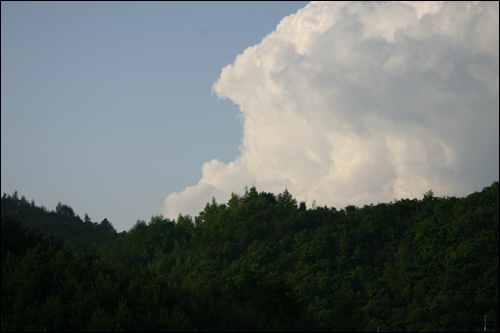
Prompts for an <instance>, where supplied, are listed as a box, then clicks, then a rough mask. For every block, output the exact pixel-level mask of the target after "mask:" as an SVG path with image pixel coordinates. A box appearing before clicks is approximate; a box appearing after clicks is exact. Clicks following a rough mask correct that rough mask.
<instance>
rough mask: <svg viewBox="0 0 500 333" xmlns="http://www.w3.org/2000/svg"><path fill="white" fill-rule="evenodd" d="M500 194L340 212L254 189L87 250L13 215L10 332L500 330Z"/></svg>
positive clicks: (6, 314) (5, 322)
mask: <svg viewBox="0 0 500 333" xmlns="http://www.w3.org/2000/svg"><path fill="white" fill-rule="evenodd" d="M498 186H499V184H498V182H495V183H493V184H492V185H491V186H490V187H487V188H484V189H483V191H482V192H480V193H477V192H476V193H473V194H471V195H469V196H467V197H466V198H455V197H436V196H434V194H433V193H432V191H429V192H427V193H425V194H424V198H423V199H422V200H417V199H413V200H410V199H403V200H396V201H394V202H391V203H379V204H377V205H373V204H371V205H365V206H364V207H356V206H347V207H345V208H343V209H340V210H337V209H335V208H328V207H326V206H325V207H313V208H310V209H308V208H307V207H306V205H305V203H303V202H301V203H297V201H296V200H295V199H294V198H293V197H292V196H291V195H290V194H289V193H288V192H287V191H285V192H284V193H282V194H279V195H277V196H275V195H274V194H271V193H265V192H260V193H259V192H257V190H256V189H255V188H251V189H250V190H246V191H245V194H244V195H243V196H238V195H235V194H233V195H232V197H231V199H230V200H229V201H228V203H222V204H219V203H217V202H216V201H215V200H213V201H212V202H211V203H207V205H206V207H205V209H204V210H203V211H202V212H201V213H200V214H199V216H196V217H194V218H192V217H190V216H179V218H178V219H177V220H176V221H172V220H169V219H165V218H163V217H162V216H154V217H152V218H151V220H150V221H149V222H148V223H146V222H145V221H138V222H137V223H136V224H135V225H134V227H133V228H132V229H131V230H130V231H129V232H128V233H126V234H122V235H116V233H113V234H112V236H111V237H110V238H109V240H108V242H107V243H106V244H105V245H104V246H103V247H102V248H101V249H99V250H92V251H86V252H82V253H79V254H72V253H71V252H70V251H69V250H68V249H67V247H65V246H63V245H61V244H60V243H57V241H55V240H54V239H48V238H44V237H43V236H41V235H40V233H39V231H33V230H30V229H28V228H27V227H25V226H23V225H22V224H21V222H20V221H19V218H18V217H16V216H15V215H11V216H10V217H4V218H2V330H104V331H121V330H124V331H135V330H143V331H155V330H178V331H184V330H185V331H190V330H198V331H376V329H377V326H378V328H379V330H380V331H471V330H476V329H482V327H483V325H484V324H483V318H484V315H487V318H488V327H489V328H496V329H498V320H499V318H498V317H499V295H498V284H499V281H498V276H499V268H498V262H499V260H498V253H499V249H498V235H499V226H498V220H499V187H498ZM2 204H3V201H2ZM4 230H9V231H7V232H4ZM4 235H5V236H4ZM4 244H5V246H4Z"/></svg>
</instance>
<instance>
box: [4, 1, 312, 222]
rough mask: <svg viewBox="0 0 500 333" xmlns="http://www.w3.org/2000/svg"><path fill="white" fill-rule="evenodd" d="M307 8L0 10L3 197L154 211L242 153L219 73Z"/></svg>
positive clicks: (93, 213)
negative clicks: (219, 89) (209, 167)
mask: <svg viewBox="0 0 500 333" xmlns="http://www.w3.org/2000/svg"><path fill="white" fill-rule="evenodd" d="M305 4H306V2H249V3H246V2H241V3H240V2H238V3H231V2H194V3H192V2H187V3H186V2H150V3H148V2H123V3H111V2H102V3H101V2H85V3H80V2H2V4H1V6H2V7H1V8H2V12H1V15H2V42H1V43H2V45H1V46H2V51H1V52H2V74H1V75H2V81H1V82H2V92H1V94H2V101H1V103H2V104H1V107H2V114H1V120H2V122H1V126H2V131H1V133H2V134H1V135H2V146H1V147H2V153H1V154H2V162H1V163H2V164H1V167H2V176H1V177H2V182H1V184H2V185H1V187H2V193H4V192H6V193H8V194H11V193H13V191H14V190H17V191H19V193H20V194H22V195H25V196H26V197H27V198H28V200H31V199H35V202H36V203H37V204H38V205H41V204H43V205H45V206H46V207H48V208H49V209H54V207H55V205H56V204H57V202H58V201H61V202H62V203H67V204H69V205H70V206H71V207H72V208H73V209H74V210H75V212H76V213H78V214H79V215H80V216H81V217H83V215H84V214H85V213H88V214H89V216H90V217H91V219H92V220H93V221H101V220H102V219H103V218H105V217H106V218H108V220H110V221H111V222H112V223H113V224H114V226H115V227H116V228H117V229H119V230H123V229H129V228H130V227H131V226H132V225H133V224H134V223H135V222H136V220H137V219H145V220H149V218H150V217H151V216H152V215H155V214H160V213H161V211H162V208H163V201H164V199H165V197H166V196H167V195H168V194H169V193H171V192H174V191H181V190H183V189H184V188H185V187H186V186H187V185H191V184H193V183H194V184H195V183H196V182H197V181H198V179H199V178H200V177H201V165H202V164H203V163H204V162H205V161H207V160H210V159H212V158H218V159H220V160H222V161H230V160H231V159H234V157H235V156H236V155H237V154H238V146H239V145H240V144H241V141H240V140H241V137H242V133H241V130H242V126H241V121H240V120H238V119H237V115H238V108H237V106H235V105H234V104H233V103H232V102H230V101H227V100H226V101H221V100H218V98H217V97H216V96H215V95H213V94H212V85H213V83H214V82H215V81H216V80H217V79H218V77H219V74H220V71H221V69H222V68H223V67H224V66H226V65H227V64H229V63H231V62H232V61H233V60H234V58H235V57H236V56H237V55H238V54H239V53H241V52H243V50H244V49H245V48H246V47H248V46H251V45H254V44H257V43H259V42H260V41H261V40H262V38H263V37H265V36H266V35H267V34H268V33H270V32H272V31H273V30H274V29H275V28H276V25H277V24H278V23H279V22H280V20H281V19H282V18H283V17H285V16H287V15H290V14H292V13H295V12H296V11H297V10H298V9H299V8H301V7H303V6H305Z"/></svg>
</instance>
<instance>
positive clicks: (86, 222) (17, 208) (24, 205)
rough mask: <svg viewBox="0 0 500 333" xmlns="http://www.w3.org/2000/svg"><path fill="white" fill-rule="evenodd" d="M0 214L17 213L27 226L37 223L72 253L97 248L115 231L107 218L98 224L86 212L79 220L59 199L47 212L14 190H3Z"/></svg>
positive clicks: (71, 209) (36, 224)
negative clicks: (54, 206)
mask: <svg viewBox="0 0 500 333" xmlns="http://www.w3.org/2000/svg"><path fill="white" fill-rule="evenodd" d="M1 207H2V208H1V214H2V216H3V215H7V214H9V213H10V212H12V213H13V212H18V214H19V216H20V218H21V219H22V221H23V223H24V224H25V225H27V226H39V227H41V228H42V230H43V231H45V233H46V235H53V236H54V237H55V238H57V239H63V240H64V242H65V244H66V245H67V246H68V247H69V249H70V250H71V251H73V252H74V253H78V252H82V251H84V250H87V249H91V248H100V247H102V246H103V245H104V244H105V243H106V242H107V240H108V237H110V235H111V234H113V235H115V234H116V230H115V228H114V227H113V225H112V224H111V222H109V221H108V220H107V219H104V220H102V221H101V222H100V223H97V222H92V221H91V220H90V217H89V216H88V215H87V214H85V217H84V219H83V220H82V219H81V218H80V216H78V215H77V214H75V212H74V211H73V208H71V207H70V206H69V205H63V204H61V202H59V203H58V204H57V206H56V208H55V210H52V211H49V210H48V209H47V208H46V207H44V206H43V205H42V206H41V207H38V206H37V205H36V204H35V201H34V200H31V202H29V201H28V200H27V199H26V198H25V196H24V195H23V196H21V197H19V195H18V193H17V191H15V192H14V193H13V194H12V195H8V194H6V193H4V194H3V196H2V198H1Z"/></svg>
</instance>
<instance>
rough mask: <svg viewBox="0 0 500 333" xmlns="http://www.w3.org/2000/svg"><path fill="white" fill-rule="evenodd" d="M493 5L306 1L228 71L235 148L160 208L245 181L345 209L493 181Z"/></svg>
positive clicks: (197, 206)
mask: <svg viewBox="0 0 500 333" xmlns="http://www.w3.org/2000/svg"><path fill="white" fill-rule="evenodd" d="M498 17H499V7H498V2H413V1H403V2H330V3H323V2H313V3H310V4H308V5H307V6H306V7H304V8H303V9H301V10H299V11H298V12H297V13H296V14H293V15H290V16H288V17H285V18H284V19H283V20H282V21H281V22H280V23H279V24H278V26H277V28H276V30H275V31H273V32H272V33H270V34H269V35H268V36H266V37H265V38H264V39H263V40H262V42H261V43H260V44H257V45H254V46H251V47H249V48H247V49H246V50H245V51H244V52H243V53H242V54H240V55H238V56H237V57H236V59H235V60H234V63H232V64H230V65H228V66H226V67H225V68H223V69H222V72H221V74H220V78H219V79H218V81H217V82H216V83H215V84H214V85H213V91H214V92H215V94H217V96H218V97H219V98H222V99H225V98H229V99H231V100H232V101H233V102H234V103H236V104H237V105H238V106H239V108H240V110H241V113H242V119H243V124H244V126H243V138H242V146H241V148H240V149H241V154H240V156H238V157H236V159H235V160H234V161H233V162H230V163H228V164H226V163H223V162H220V161H218V160H212V161H210V162H207V163H205V164H204V165H203V177H202V179H201V180H200V181H199V183H198V184H197V185H196V186H192V187H188V188H186V189H185V190H184V191H183V192H181V193H172V194H170V195H169V196H168V197H167V199H166V200H165V208H164V212H163V213H164V215H165V216H167V217H170V218H175V217H176V216H177V215H178V214H179V213H183V214H192V215H196V214H198V212H200V211H201V210H202V209H203V208H204V205H205V203H206V202H207V201H210V200H211V198H212V197H215V198H216V199H217V201H218V202H225V201H227V200H228V199H229V197H230V194H231V192H235V193H241V192H242V191H243V188H244V186H256V187H257V190H259V191H269V192H274V193H280V192H282V191H284V190H285V188H288V190H289V191H290V193H292V195H293V196H294V197H295V198H297V199H298V200H304V201H306V202H308V204H310V203H311V202H312V201H313V200H316V202H317V204H318V205H328V206H335V207H342V206H345V205H347V204H355V205H363V204H367V203H371V202H374V203H376V202H383V201H390V200H392V199H393V198H405V197H410V198H414V197H421V196H422V193H424V192H426V191H427V190H429V189H433V191H434V192H435V193H436V194H437V195H465V194H467V193H468V192H470V191H473V190H480V189H481V188H482V187H483V186H487V185H490V184H491V182H493V181H494V180H497V179H498V169H499V163H498V160H499V158H498V150H499V133H498V121H499V117H498V113H499V112H498V87H499V85H498V80H499V79H498V77H499V75H498V72H499V55H498V49H499V45H498V40H499V28H498V27H499V20H498Z"/></svg>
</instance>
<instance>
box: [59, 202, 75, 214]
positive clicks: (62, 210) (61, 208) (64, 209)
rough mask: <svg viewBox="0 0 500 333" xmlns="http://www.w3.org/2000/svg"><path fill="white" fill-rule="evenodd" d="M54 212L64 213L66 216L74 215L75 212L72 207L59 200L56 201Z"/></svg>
mask: <svg viewBox="0 0 500 333" xmlns="http://www.w3.org/2000/svg"><path fill="white" fill-rule="evenodd" d="M56 213H58V214H61V215H64V216H66V217H71V218H74V217H75V212H74V211H73V208H71V207H70V206H68V205H63V204H61V202H60V201H59V202H58V203H57V206H56Z"/></svg>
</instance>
